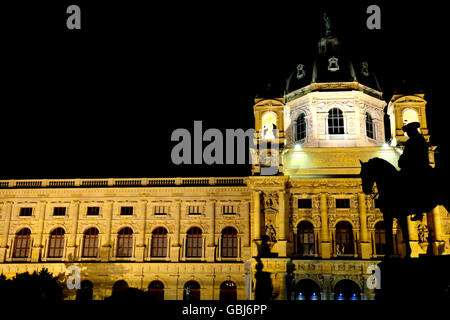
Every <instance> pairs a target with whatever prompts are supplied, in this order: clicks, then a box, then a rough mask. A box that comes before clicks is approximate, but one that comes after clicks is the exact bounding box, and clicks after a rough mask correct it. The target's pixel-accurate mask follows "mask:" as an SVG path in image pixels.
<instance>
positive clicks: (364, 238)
mask: <svg viewBox="0 0 450 320" xmlns="http://www.w3.org/2000/svg"><path fill="white" fill-rule="evenodd" d="M358 200H359V220H360V226H361V227H360V233H361V235H360V239H359V243H360V250H359V251H360V253H361V259H370V254H371V248H370V240H369V239H370V237H369V232H368V231H367V206H366V195H365V194H364V193H362V192H360V193H359V194H358Z"/></svg>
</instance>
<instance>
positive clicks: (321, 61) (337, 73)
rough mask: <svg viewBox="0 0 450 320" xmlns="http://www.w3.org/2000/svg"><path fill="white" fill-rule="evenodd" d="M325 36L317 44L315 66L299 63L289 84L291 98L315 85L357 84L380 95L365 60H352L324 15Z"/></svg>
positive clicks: (287, 89)
mask: <svg viewBox="0 0 450 320" xmlns="http://www.w3.org/2000/svg"><path fill="white" fill-rule="evenodd" d="M324 17H325V18H324V20H325V23H326V33H325V35H324V36H323V37H322V38H321V39H320V40H319V41H318V52H317V56H316V58H315V60H314V61H313V62H312V63H299V64H298V65H297V67H296V68H295V70H294V71H292V72H291V74H290V75H289V77H288V79H287V80H286V87H285V93H286V94H289V93H291V92H293V91H296V90H298V89H300V88H303V87H305V86H307V85H310V84H312V83H332V82H336V83H342V82H358V83H360V84H362V85H364V86H367V87H369V88H371V89H375V90H377V91H380V92H381V88H380V86H379V84H378V80H377V78H376V76H375V74H373V73H372V69H371V68H370V65H369V62H368V61H367V60H365V59H351V58H350V56H349V55H348V54H347V53H346V52H345V51H344V48H343V45H342V42H341V41H340V40H339V39H338V38H337V37H336V36H334V35H333V34H332V31H331V24H330V22H329V20H328V18H327V17H326V15H324Z"/></svg>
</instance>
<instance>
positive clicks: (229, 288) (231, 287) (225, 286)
mask: <svg viewBox="0 0 450 320" xmlns="http://www.w3.org/2000/svg"><path fill="white" fill-rule="evenodd" d="M219 299H220V300H225V301H234V300H237V291H236V284H235V283H234V282H233V281H230V280H228V281H224V282H222V284H221V285H220V294H219Z"/></svg>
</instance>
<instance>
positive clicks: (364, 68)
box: [361, 61, 369, 77]
mask: <svg viewBox="0 0 450 320" xmlns="http://www.w3.org/2000/svg"><path fill="white" fill-rule="evenodd" d="M361 73H362V74H363V75H365V76H366V77H368V76H369V64H368V63H367V62H366V61H364V62H363V63H361Z"/></svg>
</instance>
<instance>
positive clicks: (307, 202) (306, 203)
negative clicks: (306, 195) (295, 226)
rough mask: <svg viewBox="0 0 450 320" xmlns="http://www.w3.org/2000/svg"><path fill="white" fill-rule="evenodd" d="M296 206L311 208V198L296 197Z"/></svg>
mask: <svg viewBox="0 0 450 320" xmlns="http://www.w3.org/2000/svg"><path fill="white" fill-rule="evenodd" d="M298 207H299V208H300V209H311V208H312V200H311V199H298Z"/></svg>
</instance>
